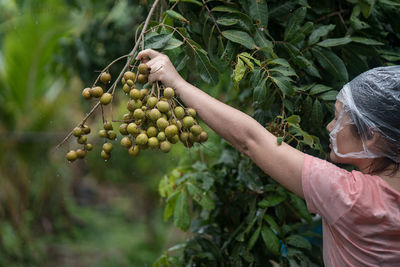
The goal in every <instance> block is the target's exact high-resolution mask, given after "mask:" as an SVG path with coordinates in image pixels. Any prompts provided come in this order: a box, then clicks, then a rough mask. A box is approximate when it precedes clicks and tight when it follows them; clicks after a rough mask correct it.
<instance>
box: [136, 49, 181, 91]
mask: <svg viewBox="0 0 400 267" xmlns="http://www.w3.org/2000/svg"><path fill="white" fill-rule="evenodd" d="M149 58H150V60H149ZM139 59H141V60H142V62H144V63H146V64H147V65H148V66H149V68H151V70H150V75H149V77H148V81H149V83H150V84H152V83H153V82H155V81H160V82H162V83H163V84H164V85H165V86H169V87H172V88H174V89H176V88H177V87H178V84H179V83H181V82H182V81H184V80H183V78H182V77H181V76H180V75H179V73H178V71H177V70H176V69H175V67H174V65H172V63H171V60H170V59H169V58H168V56H166V55H164V54H161V53H160V52H157V51H155V50H152V49H146V50H143V51H141V52H140V53H139V54H138V55H137V57H136V60H139Z"/></svg>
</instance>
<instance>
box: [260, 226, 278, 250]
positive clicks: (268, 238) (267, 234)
mask: <svg viewBox="0 0 400 267" xmlns="http://www.w3.org/2000/svg"><path fill="white" fill-rule="evenodd" d="M261 236H262V239H263V240H264V244H265V246H266V247H267V249H268V251H269V252H271V253H272V254H274V255H279V252H280V251H279V249H280V246H279V239H278V237H277V236H276V235H275V234H274V233H273V232H272V231H271V229H270V228H269V227H267V226H263V227H262V230H261Z"/></svg>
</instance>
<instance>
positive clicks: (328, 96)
mask: <svg viewBox="0 0 400 267" xmlns="http://www.w3.org/2000/svg"><path fill="white" fill-rule="evenodd" d="M338 93H339V92H338V91H336V90H331V91H328V92H325V93H323V94H321V95H320V96H319V98H320V99H322V100H325V101H336V96H337V94H338Z"/></svg>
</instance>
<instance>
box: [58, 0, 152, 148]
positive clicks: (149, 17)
mask: <svg viewBox="0 0 400 267" xmlns="http://www.w3.org/2000/svg"><path fill="white" fill-rule="evenodd" d="M159 2H160V0H155V1H154V3H153V6H152V7H151V9H150V11H149V14H148V15H147V18H146V21H145V23H144V26H143V29H142V32H141V33H140V36H139V40H138V41H137V42H136V43H135V46H134V47H133V49H132V50H131V52H130V53H129V54H128V55H127V57H128V59H127V61H126V64H125V66H124V67H123V68H122V70H121V72H120V74H119V76H118V78H117V79H116V80H115V81H114V84H113V85H112V86H111V87H110V88H109V89H108V91H107V92H110V91H112V92H114V90H115V87H116V86H117V84H118V82H119V80H120V79H121V77H122V75H123V73H124V72H125V69H126V68H127V67H128V66H129V65H130V62H131V61H132V58H133V56H134V55H135V53H136V51H137V49H138V47H139V43H140V40H142V39H143V38H144V33H145V31H146V29H147V26H148V25H149V22H150V19H151V17H152V15H153V12H154V9H155V8H156V6H157V5H158V3H159ZM123 57H126V56H123ZM108 67H109V66H107V67H106V68H105V69H107V68H108ZM99 77H100V75H99V76H98V77H97V79H96V82H97V81H98V79H99ZM96 82H95V84H96ZM99 105H100V101H98V102H97V103H96V105H95V106H94V107H93V108H92V109H91V110H90V111H89V113H87V114H86V116H85V117H84V118H83V120H82V121H81V122H80V123H79V124H78V126H77V127H79V126H81V125H83V124H84V123H85V122H86V120H87V119H88V118H89V117H90V116H91V115H92V114H93V112H94V111H95V110H96V109H97V108H98V107H99ZM72 132H73V130H72V131H71V132H70V133H69V134H68V135H67V136H66V137H65V138H64V140H62V141H61V142H60V143H59V144H58V145H57V146H56V149H59V148H60V147H61V145H62V144H64V143H65V142H66V141H67V140H68V139H69V138H70V137H71V135H72Z"/></svg>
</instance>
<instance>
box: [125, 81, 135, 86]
mask: <svg viewBox="0 0 400 267" xmlns="http://www.w3.org/2000/svg"><path fill="white" fill-rule="evenodd" d="M126 84H127V85H129V86H130V87H132V86H133V85H134V84H135V83H134V82H133V80H127V81H126Z"/></svg>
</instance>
